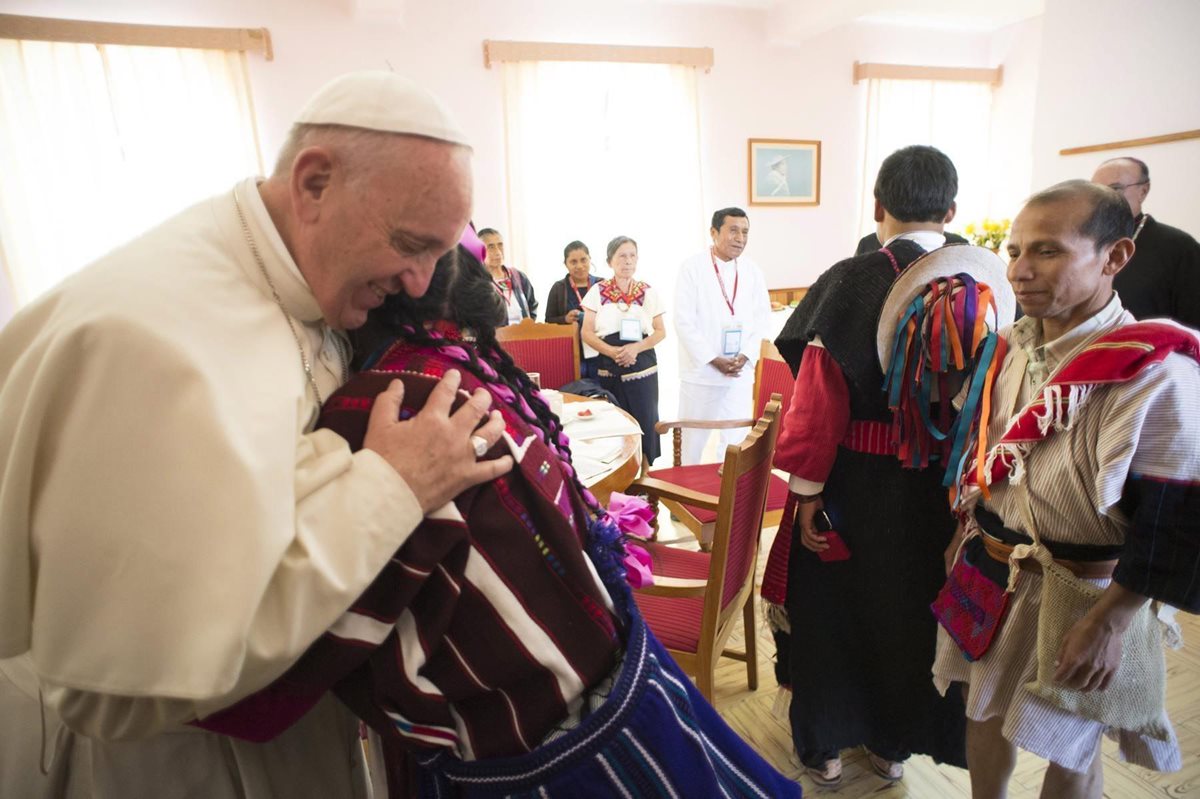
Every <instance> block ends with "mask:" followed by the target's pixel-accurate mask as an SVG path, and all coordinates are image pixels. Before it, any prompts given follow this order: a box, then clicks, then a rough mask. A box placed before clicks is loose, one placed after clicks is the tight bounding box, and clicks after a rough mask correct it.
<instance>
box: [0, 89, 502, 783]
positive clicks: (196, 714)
mask: <svg viewBox="0 0 1200 799" xmlns="http://www.w3.org/2000/svg"><path fill="white" fill-rule="evenodd" d="M164 179H168V180H169V179H170V176H169V174H168V175H164ZM470 208H471V173H470V149H469V147H467V146H466V143H465V138H464V136H463V134H462V133H461V131H460V130H459V128H458V126H457V125H456V123H455V122H454V120H453V119H452V118H451V116H450V115H449V114H448V113H447V111H446V110H445V109H444V108H443V106H442V105H441V104H440V103H439V102H438V101H437V100H436V99H435V98H434V97H432V96H431V95H429V94H427V93H426V92H424V91H422V90H420V89H418V88H416V87H414V86H413V85H412V84H410V83H409V82H407V81H405V80H404V79H402V78H400V77H398V76H396V75H393V74H391V73H386V72H379V73H357V74H354V75H348V76H344V77H342V78H339V79H337V80H335V81H333V82H332V83H330V84H329V85H327V86H326V87H325V88H324V89H322V90H321V91H320V92H319V93H318V94H317V95H316V96H315V97H314V98H313V99H312V100H311V101H310V102H309V104H308V105H307V106H306V107H305V108H304V110H303V111H302V112H301V113H300V115H299V116H298V117H297V119H296V124H295V125H294V126H293V128H292V131H291V133H290V135H289V138H288V141H287V142H286V143H285V145H284V148H283V152H282V154H281V155H280V158H279V162H278V164H277V166H276V168H275V171H274V174H273V175H272V176H271V177H269V178H267V179H265V180H262V179H255V178H250V179H247V180H245V181H243V182H241V183H239V184H238V185H236V186H234V187H232V189H231V190H230V191H227V192H224V193H223V194H220V195H218V196H216V197H213V198H211V199H208V200H204V201H203V202H200V203H199V204H197V205H195V206H193V207H192V208H190V209H188V210H186V211H183V212H182V213H181V214H179V215H178V216H176V217H174V218H173V219H170V220H168V221H166V222H164V223H163V224H162V225H160V226H159V227H157V228H155V229H153V230H151V231H149V232H147V233H145V234H144V235H142V236H141V237H140V238H138V239H135V240H134V241H132V242H130V243H129V244H126V245H124V246H122V247H120V248H118V249H117V250H115V251H113V252H112V253H110V254H108V255H107V256H105V257H103V258H101V259H100V260H99V261H97V262H96V263H94V264H92V265H91V266H88V267H86V268H85V269H83V270H82V271H81V272H79V273H78V274H76V275H75V276H74V277H72V278H70V279H68V280H66V281H64V282H63V283H62V284H61V285H60V286H58V287H57V288H55V289H53V290H52V291H50V292H49V293H48V294H46V295H45V296H44V297H42V298H41V299H39V300H37V301H36V302H34V303H33V304H31V305H30V306H28V307H26V308H25V309H24V310H22V311H21V312H20V313H18V314H17V315H16V317H14V318H13V320H12V321H11V322H10V323H9V324H8V325H7V327H6V328H5V329H4V330H3V331H0V658H3V660H0V796H3V797H13V799H17V798H19V799H34V797H43V796H44V797H89V798H91V797H105V798H106V799H107V798H108V797H113V798H114V799H116V798H118V797H119V798H120V799H138V798H139V797H155V799H163V797H204V798H205V799H224V798H225V797H245V798H248V799H256V798H258V797H357V796H365V795H366V794H367V791H368V787H367V783H366V782H365V779H364V773H363V769H362V767H361V750H360V748H359V747H358V745H357V721H356V720H355V719H354V718H353V717H351V716H350V715H349V714H348V712H347V711H346V710H345V709H344V708H343V707H342V706H341V705H340V704H339V703H337V702H336V701H334V700H332V699H331V698H328V697H327V698H326V699H325V700H324V701H323V702H321V703H320V704H319V705H318V706H317V707H316V708H315V709H314V710H313V711H312V712H311V713H310V714H309V715H308V716H306V717H305V718H304V719H302V720H301V721H300V722H298V723H297V724H296V725H295V726H294V727H292V728H291V729H290V730H288V731H287V732H286V733H284V734H283V735H282V736H281V737H279V738H278V739H276V740H274V741H272V742H270V743H267V744H251V743H246V742H242V741H235V740H231V739H227V738H223V737H221V736H218V735H215V734H211V733H207V732H203V731H200V730H198V729H196V728H194V727H190V726H187V725H188V722H190V721H193V720H196V719H199V718H204V717H205V716H207V715H208V714H210V713H212V712H213V711H215V710H217V709H220V708H222V707H224V706H227V705H229V704H232V703H233V702H236V701H237V700H238V699H240V698H242V697H244V696H246V695H247V694H249V693H251V692H253V691H255V690H257V689H259V688H261V687H263V686H265V685H267V684H268V683H270V682H271V681H272V680H273V679H275V678H276V677H277V676H279V675H280V674H282V673H283V672H284V671H285V670H286V669H287V668H288V667H289V666H290V665H291V664H292V663H293V662H294V661H295V660H296V659H297V658H298V657H299V656H300V655H301V654H302V653H303V652H304V651H305V650H306V648H307V647H308V646H309V644H310V643H311V642H312V641H313V640H315V639H316V638H317V637H318V636H320V635H321V634H322V633H323V632H324V631H325V630H326V629H327V628H328V627H329V626H330V625H331V624H332V623H333V622H334V620H335V619H337V618H338V617H339V616H340V615H341V614H342V612H343V611H344V610H345V609H346V608H347V607H348V606H349V605H350V604H351V603H352V602H353V601H354V600H355V599H356V598H357V597H358V595H359V594H360V593H361V592H362V591H363V589H364V588H365V587H366V586H367V585H368V584H369V583H370V581H371V580H372V579H373V578H374V577H375V575H376V574H377V573H378V572H379V571H380V570H381V568H382V567H383V565H384V564H385V563H387V562H388V560H389V559H390V558H391V557H392V556H393V554H394V553H395V552H396V550H397V548H399V547H400V545H401V544H402V543H403V542H404V541H405V540H406V538H407V536H408V535H409V533H410V532H411V531H412V530H413V528H414V527H415V526H416V525H417V524H418V522H419V521H420V520H421V518H422V515H423V514H424V513H425V512H428V511H430V510H432V509H435V508H438V507H440V506H441V505H442V504H444V503H445V502H447V501H448V500H450V499H451V498H452V497H454V496H455V495H457V494H458V493H460V492H461V491H462V490H464V489H465V488H467V487H469V486H471V485H474V484H476V483H480V482H484V481H487V480H491V479H493V478H494V477H496V476H498V474H500V473H502V472H504V471H506V470H507V469H508V468H511V459H510V458H504V459H502V460H501V461H499V462H494V461H484V462H477V461H476V454H475V453H476V452H477V451H478V450H479V449H480V448H484V449H486V447H484V445H485V444H486V445H487V446H490V445H491V444H492V443H494V442H495V441H496V440H498V439H499V437H500V434H501V432H502V422H501V421H500V420H499V418H498V416H496V417H493V418H490V419H488V420H487V421H486V424H484V426H483V427H480V428H479V429H478V430H475V429H474V428H475V427H476V425H477V424H478V423H479V422H480V421H482V420H484V419H485V416H486V415H487V407H488V404H489V401H488V398H487V394H486V392H484V391H482V390H481V391H479V392H477V395H476V396H474V397H472V398H471V399H470V401H468V402H466V403H465V404H464V405H463V406H462V408H460V409H459V410H458V411H456V412H455V413H454V414H453V415H450V414H449V407H450V402H451V400H452V399H453V398H454V395H455V392H456V389H457V386H458V375H457V373H452V374H449V375H447V377H446V378H445V379H444V380H443V381H442V383H441V385H440V386H439V387H438V389H437V391H436V392H435V394H438V395H439V397H440V398H439V399H438V400H437V401H436V402H434V401H433V400H431V402H430V405H429V406H427V407H426V409H425V410H424V411H423V412H422V413H420V414H419V415H418V416H416V417H415V418H414V419H412V420H409V421H406V422H399V421H396V415H395V414H393V415H391V416H390V418H389V417H388V414H386V413H382V412H381V413H379V414H375V415H373V416H372V420H371V425H370V427H369V429H368V432H367V440H366V445H365V447H364V448H363V449H362V450H361V451H359V452H357V453H356V454H351V452H350V450H349V447H348V446H347V444H346V442H345V441H344V440H342V439H341V438H340V437H338V436H337V435H336V434H334V433H332V432H330V431H328V430H320V431H316V432H313V430H312V426H313V423H314V421H315V419H316V414H317V411H318V409H319V407H320V405H321V401H322V399H323V398H324V397H328V396H329V395H330V394H331V393H332V392H333V391H334V390H335V389H336V388H337V387H338V385H339V384H340V383H341V382H342V381H344V380H345V379H346V376H347V374H346V373H347V369H348V360H349V349H348V345H347V340H346V338H345V335H344V332H343V331H345V330H347V329H351V328H355V327H357V326H359V325H361V324H362V323H363V322H364V321H365V319H366V314H367V311H368V310H370V309H371V308H374V307H376V306H378V305H379V304H381V303H382V301H383V298H384V297H385V296H386V295H387V294H389V293H395V292H400V291H404V292H407V293H408V294H410V295H412V296H420V295H422V294H424V292H425V290H426V289H427V288H428V286H429V281H430V279H431V277H432V274H433V269H434V263H435V261H436V260H437V258H438V257H439V256H441V255H442V254H443V253H445V252H446V251H447V250H449V249H450V248H451V247H453V246H454V245H455V243H456V242H457V241H458V239H459V236H460V234H461V232H462V230H463V228H464V226H465V225H466V223H467V220H468V217H469V214H470ZM402 392H403V387H402V386H401V385H400V383H399V381H396V382H395V383H394V384H393V386H392V387H391V388H389V389H388V390H387V391H386V392H385V393H384V394H381V395H380V399H379V401H378V405H377V406H378V407H381V408H384V409H385V410H386V409H396V410H398V408H399V403H400V398H401V395H402ZM472 433H474V434H475V435H474V439H475V440H474V441H473V440H472ZM480 438H482V439H483V441H479V440H478V439H480ZM39 758H40V763H39Z"/></svg>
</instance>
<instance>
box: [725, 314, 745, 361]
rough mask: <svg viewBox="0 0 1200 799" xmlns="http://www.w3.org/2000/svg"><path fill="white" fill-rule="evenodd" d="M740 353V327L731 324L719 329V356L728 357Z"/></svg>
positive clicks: (736, 323)
mask: <svg viewBox="0 0 1200 799" xmlns="http://www.w3.org/2000/svg"><path fill="white" fill-rule="evenodd" d="M741 351H742V325H741V323H740V322H732V323H730V324H727V325H725V326H724V327H722V328H721V354H722V355H724V356H726V357H730V356H734V355H737V354H738V353H740V352H741Z"/></svg>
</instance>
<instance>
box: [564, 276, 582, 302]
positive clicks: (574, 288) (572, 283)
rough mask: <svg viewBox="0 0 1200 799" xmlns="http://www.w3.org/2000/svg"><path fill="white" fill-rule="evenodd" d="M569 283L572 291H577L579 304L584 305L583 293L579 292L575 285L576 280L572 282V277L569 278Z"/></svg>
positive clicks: (576, 297) (576, 296)
mask: <svg viewBox="0 0 1200 799" xmlns="http://www.w3.org/2000/svg"><path fill="white" fill-rule="evenodd" d="M567 285H568V286H570V287H571V291H573V292H575V299H576V300H578V302H579V305H580V306H582V305H583V295H582V294H580V293H579V288H578V287H577V286H576V285H575V283H574V282H572V280H571V278H567Z"/></svg>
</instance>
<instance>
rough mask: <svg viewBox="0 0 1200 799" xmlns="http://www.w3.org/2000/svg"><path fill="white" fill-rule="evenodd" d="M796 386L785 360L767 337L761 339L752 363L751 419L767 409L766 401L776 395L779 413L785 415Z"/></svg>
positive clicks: (757, 417)
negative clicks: (758, 349) (752, 401)
mask: <svg viewBox="0 0 1200 799" xmlns="http://www.w3.org/2000/svg"><path fill="white" fill-rule="evenodd" d="M795 387H796V378H795V376H793V375H792V370H791V368H790V367H789V366H788V365H787V361H785V360H784V359H783V356H782V355H780V354H779V350H777V349H775V345H774V344H773V343H772V342H771V341H770V340H768V339H765V338H764V339H763V342H762V347H761V349H760V351H759V355H758V363H757V364H755V365H754V412H753V413H752V414H751V415H750V418H751V419H759V418H761V417H762V415H763V412H764V411H765V410H766V409H767V402H768V401H769V400H770V399H771V398H772V397H776V398H778V399H779V401H780V403H779V414H780V416H786V415H787V412H788V406H789V405H790V404H791V402H792V390H793V389H794V388H795Z"/></svg>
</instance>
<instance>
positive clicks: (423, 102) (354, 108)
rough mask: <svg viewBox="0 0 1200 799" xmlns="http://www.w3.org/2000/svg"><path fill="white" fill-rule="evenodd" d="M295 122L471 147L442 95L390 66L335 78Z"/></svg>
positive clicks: (315, 96)
mask: <svg viewBox="0 0 1200 799" xmlns="http://www.w3.org/2000/svg"><path fill="white" fill-rule="evenodd" d="M295 122H296V124H305V125H345V126H347V127H351V128H364V129H366V130H378V131H381V132H384V133H402V134H407V135H410V136H425V137H427V138H430V139H438V140H439V141H445V142H450V143H452V144H461V145H463V146H465V147H470V146H471V144H470V142H469V141H467V137H466V134H464V133H463V131H462V128H460V127H459V125H458V121H457V120H456V119H455V118H454V115H453V114H451V113H450V110H449V109H448V108H446V106H445V105H443V104H442V102H441V101H440V100H439V99H438V98H436V97H434V96H433V95H432V94H431V93H429V92H428V91H426V90H425V89H422V88H420V87H419V86H417V85H416V84H415V83H413V82H412V81H410V80H408V79H407V78H403V77H401V76H399V75H397V74H396V73H394V72H387V71H385V70H374V71H366V72H351V73H349V74H346V75H342V76H341V77H338V78H334V79H333V80H332V81H330V82H329V83H327V84H325V85H324V86H323V87H322V88H321V89H320V90H319V91H318V92H317V93H316V94H315V95H313V96H312V99H310V100H309V101H308V103H306V104H305V106H304V108H302V109H301V110H300V113H299V114H298V115H297V116H296V119H295Z"/></svg>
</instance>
